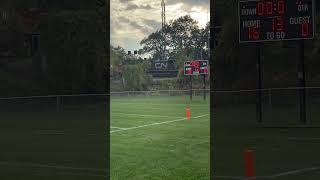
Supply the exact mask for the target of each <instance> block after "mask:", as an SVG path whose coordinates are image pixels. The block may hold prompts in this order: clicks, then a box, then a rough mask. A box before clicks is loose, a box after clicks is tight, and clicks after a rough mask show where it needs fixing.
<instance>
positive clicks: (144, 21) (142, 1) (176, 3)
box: [110, 0, 210, 51]
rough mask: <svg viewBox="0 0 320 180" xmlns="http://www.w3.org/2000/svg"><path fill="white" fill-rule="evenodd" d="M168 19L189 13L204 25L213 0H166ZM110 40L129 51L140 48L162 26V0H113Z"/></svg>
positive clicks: (207, 19) (200, 24) (114, 44)
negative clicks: (144, 39)
mask: <svg viewBox="0 0 320 180" xmlns="http://www.w3.org/2000/svg"><path fill="white" fill-rule="evenodd" d="M165 1H166V21H167V22H169V21H170V20H172V19H176V18H178V17H180V16H183V15H187V14H189V15H190V16H191V17H192V18H193V19H195V20H197V21H198V22H199V26H200V27H204V26H205V24H206V23H207V22H208V21H209V18H210V17H209V12H210V10H209V7H210V0H165ZM110 8H111V17H110V23H111V24H110V33H111V44H112V45H113V46H121V47H123V48H125V50H126V51H133V50H137V49H140V48H141V46H140V44H139V43H140V41H141V40H142V39H143V38H144V37H146V36H148V35H149V34H151V33H152V32H154V31H156V30H158V29H160V28H161V0H111V3H110Z"/></svg>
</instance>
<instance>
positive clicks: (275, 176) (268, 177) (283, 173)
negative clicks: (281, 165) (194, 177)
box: [214, 167, 320, 180]
mask: <svg viewBox="0 0 320 180" xmlns="http://www.w3.org/2000/svg"><path fill="white" fill-rule="evenodd" d="M319 170H320V167H311V168H304V169H297V170H292V171H286V172H282V173H278V174H273V175H269V176H256V177H252V178H246V177H243V176H214V177H215V178H218V179H241V180H250V179H275V178H278V177H282V176H288V175H296V174H302V173H306V172H311V171H319Z"/></svg>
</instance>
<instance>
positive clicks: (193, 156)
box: [110, 96, 210, 180]
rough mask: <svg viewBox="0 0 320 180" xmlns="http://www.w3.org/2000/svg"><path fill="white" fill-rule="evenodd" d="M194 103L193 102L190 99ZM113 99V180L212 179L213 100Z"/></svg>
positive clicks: (171, 98) (178, 98) (165, 97)
mask: <svg viewBox="0 0 320 180" xmlns="http://www.w3.org/2000/svg"><path fill="white" fill-rule="evenodd" d="M188 102H189V101H188ZM188 102H187V101H186V100H185V99H184V96H159V97H156V96H140V97H111V132H110V135H111V144H110V145H111V161H110V163H111V179H112V180H124V179H134V180H142V179H150V180H151V179H152V180H160V179H161V180H162V179H165V180H208V179H209V174H210V170H209V168H210V149H209V145H210V142H209V136H210V126H209V117H210V116H209V105H210V103H209V97H207V101H203V100H202V97H200V96H197V97H194V99H193V101H192V103H190V107H191V119H190V121H187V120H186V119H184V118H185V107H186V104H188Z"/></svg>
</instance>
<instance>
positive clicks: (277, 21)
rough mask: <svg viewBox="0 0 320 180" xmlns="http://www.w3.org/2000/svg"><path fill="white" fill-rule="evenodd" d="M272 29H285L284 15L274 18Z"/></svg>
mask: <svg viewBox="0 0 320 180" xmlns="http://www.w3.org/2000/svg"><path fill="white" fill-rule="evenodd" d="M272 30H273V31H279V32H283V31H284V18H283V17H276V18H273V19H272Z"/></svg>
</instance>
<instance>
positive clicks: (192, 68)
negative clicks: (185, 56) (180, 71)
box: [184, 60, 208, 76]
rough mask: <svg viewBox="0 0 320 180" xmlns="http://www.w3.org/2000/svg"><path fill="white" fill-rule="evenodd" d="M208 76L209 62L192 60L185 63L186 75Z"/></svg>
mask: <svg viewBox="0 0 320 180" xmlns="http://www.w3.org/2000/svg"><path fill="white" fill-rule="evenodd" d="M202 74H208V61H207V60H192V61H186V62H184V75H189V76H190V75H202Z"/></svg>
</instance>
